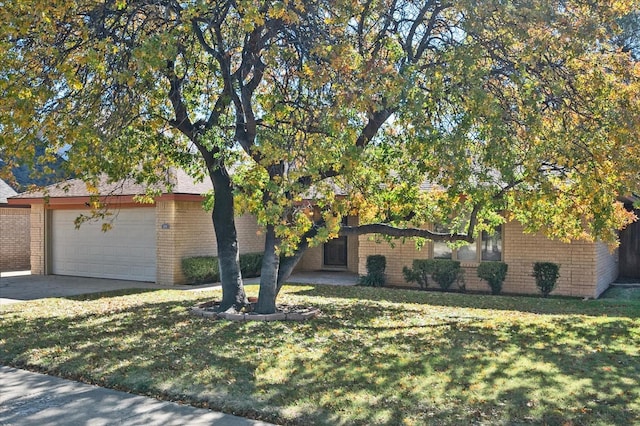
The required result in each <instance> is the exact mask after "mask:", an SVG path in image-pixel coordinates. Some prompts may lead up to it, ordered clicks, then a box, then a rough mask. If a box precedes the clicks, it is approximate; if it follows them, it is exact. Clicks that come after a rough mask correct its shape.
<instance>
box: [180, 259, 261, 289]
mask: <svg viewBox="0 0 640 426" xmlns="http://www.w3.org/2000/svg"><path fill="white" fill-rule="evenodd" d="M262 257H263V256H262V253H245V254H241V255H240V272H241V273H242V277H243V278H251V277H259V276H260V272H261V271H262ZM182 273H183V274H184V275H185V276H186V277H187V281H188V282H189V283H192V284H204V283H215V282H218V281H220V265H219V263H218V258H217V257H214V256H196V257H186V258H184V259H182Z"/></svg>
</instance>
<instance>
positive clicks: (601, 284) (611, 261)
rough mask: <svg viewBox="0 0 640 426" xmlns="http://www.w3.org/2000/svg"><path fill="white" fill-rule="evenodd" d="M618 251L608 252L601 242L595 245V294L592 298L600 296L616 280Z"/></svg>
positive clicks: (607, 248)
mask: <svg viewBox="0 0 640 426" xmlns="http://www.w3.org/2000/svg"><path fill="white" fill-rule="evenodd" d="M618 272H619V269H618V250H617V249H616V250H613V251H612V250H609V247H608V246H607V245H606V244H604V243H601V242H598V243H596V277H597V282H596V292H595V294H594V297H598V296H600V295H601V294H602V293H603V292H604V291H605V290H606V289H607V288H608V287H609V284H611V283H612V282H614V281H615V280H616V279H617V278H618Z"/></svg>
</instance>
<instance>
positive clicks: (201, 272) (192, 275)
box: [182, 256, 220, 284]
mask: <svg viewBox="0 0 640 426" xmlns="http://www.w3.org/2000/svg"><path fill="white" fill-rule="evenodd" d="M182 273H183V274H184V275H185V276H186V277H187V280H188V282H189V283H193V284H202V283H215V282H218V281H220V267H219V266H218V258H217V257H213V256H198V257H187V258H184V259H182Z"/></svg>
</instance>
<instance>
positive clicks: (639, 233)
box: [618, 210, 640, 278]
mask: <svg viewBox="0 0 640 426" xmlns="http://www.w3.org/2000/svg"><path fill="white" fill-rule="evenodd" d="M636 215H637V216H638V217H640V210H636ZM618 253H619V256H620V276H621V277H624V278H640V221H636V222H634V223H632V224H631V225H629V226H627V227H626V228H625V229H623V230H622V231H620V248H619V251H618Z"/></svg>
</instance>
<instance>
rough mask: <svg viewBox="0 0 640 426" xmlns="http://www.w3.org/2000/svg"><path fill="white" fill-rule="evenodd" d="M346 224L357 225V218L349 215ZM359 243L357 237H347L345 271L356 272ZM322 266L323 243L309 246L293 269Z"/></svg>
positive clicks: (300, 269)
mask: <svg viewBox="0 0 640 426" xmlns="http://www.w3.org/2000/svg"><path fill="white" fill-rule="evenodd" d="M347 225H349V226H357V225H358V218H357V217H355V216H349V217H348V218H347ZM359 253H360V243H359V241H358V237H347V271H349V272H353V273H358V268H359V262H360V255H359ZM323 268H324V245H323V244H320V245H319V246H315V247H311V248H309V249H307V251H306V252H305V253H304V255H303V256H302V259H300V261H299V262H298V264H297V265H296V268H295V271H319V270H321V269H323Z"/></svg>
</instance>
